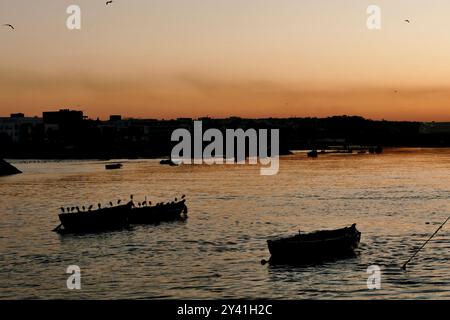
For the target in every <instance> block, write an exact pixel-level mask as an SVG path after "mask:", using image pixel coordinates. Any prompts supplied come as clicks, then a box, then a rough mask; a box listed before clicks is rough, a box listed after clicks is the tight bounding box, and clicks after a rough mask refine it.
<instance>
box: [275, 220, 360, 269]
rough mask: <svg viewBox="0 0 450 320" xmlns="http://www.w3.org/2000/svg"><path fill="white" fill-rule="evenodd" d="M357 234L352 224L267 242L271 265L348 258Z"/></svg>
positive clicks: (357, 238) (358, 235)
mask: <svg viewBox="0 0 450 320" xmlns="http://www.w3.org/2000/svg"><path fill="white" fill-rule="evenodd" d="M360 239H361V232H359V231H358V230H357V229H356V224H353V225H352V226H351V227H346V228H342V229H337V230H324V231H315V232H311V233H304V234H303V233H299V234H297V235H295V236H292V237H288V238H282V239H277V240H268V241H267V244H268V247H269V252H270V254H271V257H270V262H272V263H290V262H295V263H311V262H323V261H327V260H332V259H338V258H344V257H348V256H352V255H353V254H354V250H355V249H356V248H357V247H358V245H359V241H360Z"/></svg>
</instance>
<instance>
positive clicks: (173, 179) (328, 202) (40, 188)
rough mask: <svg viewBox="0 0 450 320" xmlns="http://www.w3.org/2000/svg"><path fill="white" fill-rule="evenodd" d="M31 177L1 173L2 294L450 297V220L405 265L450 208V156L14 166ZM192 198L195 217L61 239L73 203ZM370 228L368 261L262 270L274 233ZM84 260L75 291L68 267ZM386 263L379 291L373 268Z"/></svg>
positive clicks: (365, 232) (421, 153) (402, 153)
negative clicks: (59, 229) (269, 165)
mask: <svg viewBox="0 0 450 320" xmlns="http://www.w3.org/2000/svg"><path fill="white" fill-rule="evenodd" d="M11 162H12V163H13V164H14V165H16V166H17V167H18V168H19V169H21V170H22V171H23V172H24V173H23V174H21V175H16V176H10V177H3V178H0V200H1V201H0V298H2V299H17V298H27V299H60V298H61V299H82V298H92V299H110V298H113V299H151V298H158V299H166V298H193V299H204V298H206V299H215V298H268V299H373V298H377V299H379V298H381V299H386V298H387V299H399V298H406V299H444V298H446V299H448V298H450V268H449V258H450V252H449V248H450V244H449V243H450V231H449V230H450V225H448V226H447V227H446V228H444V229H443V230H442V231H441V232H440V233H439V234H438V235H437V236H436V237H435V238H434V240H432V241H431V242H430V243H429V244H428V245H427V246H426V247H425V249H424V250H423V252H421V253H420V254H419V255H418V256H417V258H416V259H414V260H413V262H412V263H411V264H410V266H409V268H408V270H407V271H406V272H404V271H402V270H400V265H401V264H402V263H403V262H404V261H405V260H406V259H407V258H408V256H409V255H410V254H411V253H412V252H413V251H414V249H415V248H417V247H419V246H420V245H421V244H422V242H423V241H424V240H426V238H427V237H428V236H429V235H430V234H432V233H433V232H434V231H435V230H436V229H437V227H438V226H439V225H440V223H442V222H443V221H444V220H445V219H446V218H447V216H448V215H449V214H450V150H448V149H440V150H438V149H392V150H387V151H386V152H385V153H384V154H383V155H379V156H376V155H369V154H367V155H356V154H354V155H325V156H321V157H319V158H318V159H307V157H306V156H305V154H304V153H296V154H294V155H292V156H287V157H283V158H282V160H281V164H280V171H279V174H278V175H276V176H261V175H260V174H259V168H258V166H251V165H241V166H239V165H236V166H230V165H224V166H208V165H195V166H179V167H165V166H160V165H159V161H158V160H131V161H128V160H124V161H123V164H124V168H123V169H122V170H117V171H106V170H105V169H104V165H105V162H102V161H13V160H12V161H11ZM130 194H133V195H134V197H135V199H138V200H139V199H142V200H143V199H144V197H145V196H147V197H148V199H150V200H151V201H153V202H157V201H168V200H171V199H173V198H175V197H180V196H181V195H182V194H186V195H187V199H188V207H189V219H188V221H187V222H176V223H169V224H162V225H159V226H138V227H133V228H132V230H126V231H118V232H111V233H104V234H98V235H80V236H60V235H58V234H56V233H53V232H51V230H52V229H53V228H54V227H55V226H56V225H58V216H57V214H58V213H59V208H60V207H61V206H65V207H68V206H70V207H71V206H82V205H89V204H95V205H96V204H97V203H98V202H101V203H102V204H104V205H105V204H106V203H109V201H111V200H113V201H116V200H117V199H123V200H126V199H129V196H130ZM352 223H357V227H358V229H359V230H360V231H361V232H362V239H361V245H360V248H359V250H358V255H357V256H356V257H354V258H351V259H347V260H341V261H336V262H329V263H324V264H321V265H315V266H303V267H299V266H278V267H275V266H269V265H261V263H260V261H261V259H267V258H268V257H269V254H268V250H267V246H266V240H267V239H269V238H271V237H276V236H280V235H290V234H294V233H296V232H297V231H298V230H299V229H301V230H302V231H310V230H316V229H322V228H324V229H330V228H337V227H343V226H346V225H351V224H352ZM69 265H77V266H79V267H80V268H81V286H82V288H81V290H68V289H67V286H66V280H67V278H68V276H69V275H68V274H66V268H67V267H68V266H69ZM371 265H378V266H379V267H380V268H381V289H379V290H368V288H367V278H368V276H369V275H368V274H367V268H368V267H369V266H371Z"/></svg>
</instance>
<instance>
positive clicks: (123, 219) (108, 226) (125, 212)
mask: <svg viewBox="0 0 450 320" xmlns="http://www.w3.org/2000/svg"><path fill="white" fill-rule="evenodd" d="M130 212H131V205H130V204H126V205H123V206H117V207H113V208H105V209H99V210H96V211H88V212H76V213H62V214H60V215H59V220H60V221H61V226H60V227H59V228H57V229H55V231H57V232H59V233H92V232H101V231H111V230H119V229H124V228H127V227H129V226H130V222H129V216H130Z"/></svg>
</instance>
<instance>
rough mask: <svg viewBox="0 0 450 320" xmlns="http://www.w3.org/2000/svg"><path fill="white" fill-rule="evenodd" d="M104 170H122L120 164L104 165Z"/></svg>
mask: <svg viewBox="0 0 450 320" xmlns="http://www.w3.org/2000/svg"><path fill="white" fill-rule="evenodd" d="M105 169H106V170H117V169H122V164H121V163H111V164H107V165H105Z"/></svg>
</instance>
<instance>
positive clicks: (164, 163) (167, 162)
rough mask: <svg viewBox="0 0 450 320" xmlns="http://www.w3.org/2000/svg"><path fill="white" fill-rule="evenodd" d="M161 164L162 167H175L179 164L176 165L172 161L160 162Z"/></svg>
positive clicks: (164, 160)
mask: <svg viewBox="0 0 450 320" xmlns="http://www.w3.org/2000/svg"><path fill="white" fill-rule="evenodd" d="M159 164H161V165H169V166H171V167H175V166H178V164H176V163H175V162H173V161H172V159H163V160H161V161H160V162H159Z"/></svg>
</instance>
